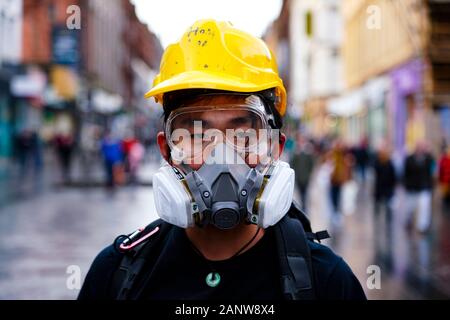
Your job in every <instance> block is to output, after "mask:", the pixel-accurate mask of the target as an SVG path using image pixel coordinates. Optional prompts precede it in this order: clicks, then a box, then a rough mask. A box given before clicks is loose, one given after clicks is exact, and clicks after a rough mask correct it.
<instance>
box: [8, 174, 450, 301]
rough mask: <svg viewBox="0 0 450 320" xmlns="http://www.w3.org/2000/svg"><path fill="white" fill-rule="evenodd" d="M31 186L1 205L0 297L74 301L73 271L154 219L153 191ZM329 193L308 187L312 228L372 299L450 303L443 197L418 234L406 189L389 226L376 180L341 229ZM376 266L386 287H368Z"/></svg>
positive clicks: (317, 184) (449, 220)
mask: <svg viewBox="0 0 450 320" xmlns="http://www.w3.org/2000/svg"><path fill="white" fill-rule="evenodd" d="M148 170H150V169H148ZM147 173H148V174H151V172H147ZM44 186H45V187H44ZM27 188H28V193H27V196H19V197H15V198H10V199H9V200H8V199H6V198H7V197H4V200H5V201H3V203H1V204H0V243H1V246H0V288H1V290H0V299H74V298H75V297H76V296H77V294H78V290H77V289H76V288H75V289H73V288H71V287H70V286H69V287H68V286H67V280H68V278H69V277H70V274H68V273H67V271H68V267H69V266H77V267H79V269H80V270H81V280H82V279H84V277H85V275H86V272H87V270H88V268H89V265H90V263H91V262H92V260H93V258H94V257H95V255H96V254H97V253H98V252H99V251H100V250H101V249H102V248H104V247H105V246H107V245H109V244H110V243H111V242H112V241H113V240H114V238H115V237H116V236H117V235H119V234H123V233H128V232H130V231H133V230H134V229H136V228H138V227H141V226H143V225H146V224H148V223H149V222H151V221H153V220H154V219H156V214H155V209H154V201H153V195H152V189H151V187H149V186H142V185H140V186H129V187H123V188H120V189H117V190H115V191H111V190H107V189H104V188H102V187H89V188H80V187H58V186H55V185H54V184H50V185H48V184H46V182H45V179H44V181H43V182H42V183H41V184H35V185H34V186H33V184H32V185H31V186H27ZM324 188H325V186H324V185H323V184H322V183H321V181H320V179H319V178H316V179H315V180H314V182H313V184H312V186H311V189H310V197H309V205H310V210H309V212H310V217H311V220H312V224H313V227H314V229H315V230H321V229H324V228H326V229H328V230H329V231H330V233H331V235H332V239H331V240H326V241H325V244H327V245H330V246H331V247H333V249H334V250H335V251H336V252H337V253H338V254H339V255H341V256H343V257H344V259H345V260H346V261H347V262H348V264H349V265H350V266H351V268H352V269H353V270H354V272H355V274H356V275H357V277H358V279H359V280H360V281H361V283H362V285H363V287H364V289H365V291H366V293H367V295H368V297H369V298H370V299H431V298H447V299H448V298H450V232H449V231H450V214H448V212H447V213H446V212H442V211H443V210H442V208H441V207H440V203H439V201H438V194H436V195H435V198H436V199H435V201H434V209H433V226H432V231H431V232H430V234H429V235H420V234H418V233H416V232H409V231H407V230H406V229H405V227H404V225H405V215H404V212H403V211H402V203H403V199H404V192H403V191H402V189H401V188H399V190H398V192H397V197H396V202H395V211H394V218H393V220H392V222H391V223H390V224H389V223H388V222H387V221H385V220H386V219H384V215H383V214H380V215H379V216H377V217H376V216H375V215H374V213H373V204H372V201H371V197H370V194H371V191H370V181H367V182H366V187H360V190H359V192H358V199H357V206H356V210H355V212H354V213H353V214H347V215H343V216H342V220H341V221H340V223H332V222H331V221H332V220H331V219H330V214H329V205H328V203H327V201H324V199H326V198H324V195H327V192H326V190H325V189H324ZM3 191H4V189H2V192H3ZM6 200H8V201H6ZM374 265H375V266H378V267H379V268H380V271H381V287H380V289H369V288H368V286H367V285H366V283H367V279H368V278H369V276H370V274H368V267H370V266H374Z"/></svg>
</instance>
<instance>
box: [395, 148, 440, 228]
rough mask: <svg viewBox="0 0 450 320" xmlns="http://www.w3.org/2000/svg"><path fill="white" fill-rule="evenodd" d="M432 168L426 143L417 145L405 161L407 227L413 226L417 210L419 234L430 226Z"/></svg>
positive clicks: (430, 156) (431, 158)
mask: <svg viewBox="0 0 450 320" xmlns="http://www.w3.org/2000/svg"><path fill="white" fill-rule="evenodd" d="M433 168H434V160H433V157H432V155H431V154H430V153H429V152H428V150H427V145H426V143H425V142H419V143H417V145H416V149H415V151H414V152H413V153H412V154H411V155H409V156H408V157H407V158H406V160H405V165H404V176H403V183H404V186H405V189H406V197H407V199H406V204H407V205H406V210H407V227H408V228H409V229H411V228H412V227H413V226H414V219H413V218H414V213H415V211H416V209H417V223H416V228H417V230H418V231H419V232H421V233H425V232H427V231H428V230H429V227H430V224H431V203H432V198H431V196H432V188H433Z"/></svg>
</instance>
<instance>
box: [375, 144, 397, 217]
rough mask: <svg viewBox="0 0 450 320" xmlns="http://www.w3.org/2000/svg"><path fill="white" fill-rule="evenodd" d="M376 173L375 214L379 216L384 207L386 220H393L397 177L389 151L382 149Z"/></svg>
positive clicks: (377, 160) (376, 164) (378, 153)
mask: <svg viewBox="0 0 450 320" xmlns="http://www.w3.org/2000/svg"><path fill="white" fill-rule="evenodd" d="M373 168H374V173H375V183H374V190H373V191H374V204H375V213H376V214H377V215H378V214H379V212H380V211H381V209H382V207H384V208H385V210H386V218H387V220H388V221H391V218H392V198H393V196H394V191H395V185H396V181H397V179H396V175H395V169H394V165H393V164H392V160H391V156H390V152H389V149H388V148H386V147H385V146H384V147H382V148H380V149H379V150H378V152H377V154H376V158H375V160H374V163H373Z"/></svg>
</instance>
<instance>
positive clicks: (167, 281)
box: [79, 20, 365, 300]
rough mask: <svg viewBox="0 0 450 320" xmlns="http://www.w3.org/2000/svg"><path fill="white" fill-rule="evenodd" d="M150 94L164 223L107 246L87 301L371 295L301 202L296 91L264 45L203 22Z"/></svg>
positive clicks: (171, 50) (173, 52)
mask: <svg viewBox="0 0 450 320" xmlns="http://www.w3.org/2000/svg"><path fill="white" fill-rule="evenodd" d="M146 96H147V97H148V98H150V97H154V98H155V99H156V101H157V102H159V103H161V104H162V105H163V108H164V132H160V133H159V134H158V136H157V142H158V145H159V148H160V151H161V154H162V156H163V157H164V159H165V161H166V163H165V165H163V166H162V167H161V168H160V170H159V171H158V172H157V173H156V174H155V176H154V179H153V192H154V196H155V204H156V210H157V212H158V215H159V216H160V218H161V219H159V220H157V221H155V222H153V223H152V224H150V225H149V226H147V227H145V228H143V229H140V230H137V231H136V232H133V233H131V234H129V235H125V236H120V237H118V238H117V239H116V240H115V241H114V244H113V245H112V246H110V247H108V248H106V249H104V250H103V251H102V252H101V253H100V254H99V255H98V256H97V258H96V259H95V261H94V262H93V265H92V266H91V269H90V271H89V273H88V275H87V277H86V280H85V283H84V285H83V288H82V290H81V292H80V295H79V299H153V300H206V299H227V300H230V299H255V300H258V299H260V300H261V299H263V300H282V299H288V300H311V299H365V294H364V292H363V290H362V288H361V285H360V284H359V282H358V280H357V279H356V277H355V276H354V274H353V273H352V271H351V270H350V268H349V267H348V265H347V264H346V263H345V262H344V261H343V260H342V259H341V258H340V257H338V256H336V255H335V254H334V253H333V252H332V251H331V250H330V249H328V248H327V247H325V246H323V245H321V244H319V243H317V242H320V240H321V239H324V238H327V236H328V235H327V233H326V232H319V233H313V232H312V231H311V227H310V224H309V221H308V219H307V217H306V216H305V215H304V214H303V212H301V211H300V209H298V207H297V206H296V205H295V204H294V203H293V200H292V198H293V192H294V171H293V170H292V169H291V168H290V167H289V165H288V164H287V163H285V162H283V161H281V160H280V159H279V158H280V155H281V153H282V151H283V146H284V142H285V136H284V134H282V133H280V129H281V127H282V116H283V115H284V114H285V112H286V92H285V88H284V86H283V83H282V81H281V79H280V78H279V76H278V73H277V66H276V62H275V58H274V56H273V54H272V53H271V51H270V50H269V49H268V47H267V46H266V44H265V43H264V42H263V41H262V40H260V39H258V38H255V37H253V36H251V35H249V34H247V33H245V32H242V31H240V30H238V29H236V28H234V27H233V26H232V25H231V24H229V23H225V22H216V21H214V20H201V21H197V22H196V23H195V24H194V25H193V26H192V27H191V28H190V29H188V30H187V31H186V33H185V34H184V35H183V36H182V38H181V40H180V41H179V42H178V43H176V44H172V45H170V46H169V47H168V48H167V49H166V51H165V53H164V55H163V58H162V62H161V68H160V74H159V75H158V76H157V77H156V79H155V80H154V83H153V88H152V89H151V90H150V91H149V92H148V93H147V95H146Z"/></svg>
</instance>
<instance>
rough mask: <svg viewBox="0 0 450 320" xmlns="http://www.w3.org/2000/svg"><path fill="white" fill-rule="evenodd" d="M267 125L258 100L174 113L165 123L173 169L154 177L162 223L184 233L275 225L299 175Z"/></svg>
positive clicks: (267, 122) (179, 109)
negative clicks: (191, 229) (280, 151)
mask: <svg viewBox="0 0 450 320" xmlns="http://www.w3.org/2000/svg"><path fill="white" fill-rule="evenodd" d="M269 120H270V119H269V116H267V113H266V112H265V109H264V104H263V102H262V101H261V99H260V98H259V97H257V96H254V95H252V96H250V97H248V98H246V99H245V101H243V102H242V103H232V104H220V106H210V105H207V106H204V105H202V106H191V107H182V108H178V109H176V110H175V111H173V112H172V113H171V114H170V116H169V118H168V120H167V121H166V124H165V135H166V140H167V141H168V144H169V147H170V150H171V160H172V162H173V165H169V164H166V165H164V166H163V167H161V168H160V169H159V171H158V172H157V173H156V174H155V175H154V178H153V188H154V196H155V204H156V210H157V212H158V215H159V216H160V217H161V219H163V220H165V221H167V222H169V223H171V224H174V225H177V226H179V227H182V228H188V227H192V226H194V225H199V226H204V225H207V224H211V225H213V226H215V227H217V228H219V229H231V228H234V227H236V226H237V225H238V224H240V223H241V222H247V223H253V224H256V225H259V226H260V227H262V228H267V227H269V226H271V225H274V224H276V223H277V222H278V221H279V220H280V219H281V218H282V217H283V216H284V215H285V214H286V213H287V211H288V210H289V208H290V206H291V202H292V196H293V191H294V171H293V170H292V169H291V168H290V167H289V165H288V164H287V163H285V162H283V161H280V160H276V159H274V157H273V156H272V155H273V154H274V153H276V152H278V151H277V148H278V147H279V145H278V142H279V136H278V131H277V130H274V129H272V128H271V126H270V125H269Z"/></svg>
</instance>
